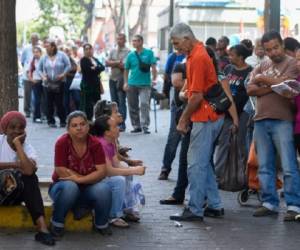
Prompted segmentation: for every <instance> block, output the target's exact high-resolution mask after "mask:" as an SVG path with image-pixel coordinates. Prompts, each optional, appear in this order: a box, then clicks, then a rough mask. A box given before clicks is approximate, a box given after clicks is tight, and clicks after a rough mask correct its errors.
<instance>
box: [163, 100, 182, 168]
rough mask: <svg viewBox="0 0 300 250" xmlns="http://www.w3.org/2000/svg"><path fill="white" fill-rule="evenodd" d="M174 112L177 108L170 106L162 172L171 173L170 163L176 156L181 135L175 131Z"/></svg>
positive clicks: (173, 105)
mask: <svg viewBox="0 0 300 250" xmlns="http://www.w3.org/2000/svg"><path fill="white" fill-rule="evenodd" d="M176 110H177V107H176V105H175V104H171V107H170V112H171V117H170V128H169V134H168V139H167V144H166V146H165V151H164V156H163V166H162V168H161V170H162V171H167V172H171V170H172V163H173V160H174V159H175V156H176V151H177V147H178V145H179V142H180V140H181V134H180V133H179V132H178V131H177V129H176V119H175V118H176Z"/></svg>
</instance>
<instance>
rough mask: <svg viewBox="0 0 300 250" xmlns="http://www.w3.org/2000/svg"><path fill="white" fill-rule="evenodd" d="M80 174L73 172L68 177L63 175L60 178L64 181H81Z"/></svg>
mask: <svg viewBox="0 0 300 250" xmlns="http://www.w3.org/2000/svg"><path fill="white" fill-rule="evenodd" d="M80 179H81V178H80V176H78V175H76V174H72V175H69V176H67V177H61V178H59V180H62V181H74V182H75V183H78V184H79V183H80Z"/></svg>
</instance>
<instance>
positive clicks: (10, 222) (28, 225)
mask: <svg viewBox="0 0 300 250" xmlns="http://www.w3.org/2000/svg"><path fill="white" fill-rule="evenodd" d="M51 215H52V207H51V206H46V207H45V216H46V221H47V223H49V221H50V217H51ZM48 225H49V224H48ZM0 228H3V229H33V228H34V225H33V223H32V220H31V217H30V215H29V213H28V212H27V209H26V207H25V206H22V205H20V206H0ZM65 229H66V230H67V231H91V230H92V216H91V215H89V216H87V217H85V218H83V219H81V220H79V221H78V220H74V219H73V213H71V212H69V213H68V215H67V217H66V221H65Z"/></svg>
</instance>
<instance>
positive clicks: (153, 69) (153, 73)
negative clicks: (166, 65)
mask: <svg viewBox="0 0 300 250" xmlns="http://www.w3.org/2000/svg"><path fill="white" fill-rule="evenodd" d="M151 69H152V70H151V72H152V82H154V83H156V78H157V69H156V64H152V65H151Z"/></svg>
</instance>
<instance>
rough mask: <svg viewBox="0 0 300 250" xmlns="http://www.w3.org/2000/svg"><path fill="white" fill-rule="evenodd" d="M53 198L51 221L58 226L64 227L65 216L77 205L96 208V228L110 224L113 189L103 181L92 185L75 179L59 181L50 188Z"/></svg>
mask: <svg viewBox="0 0 300 250" xmlns="http://www.w3.org/2000/svg"><path fill="white" fill-rule="evenodd" d="M49 195H50V197H51V199H52V200H53V202H54V204H53V214H52V218H51V223H52V224H53V225H54V226H56V227H64V222H65V217H66V215H67V213H68V211H69V210H71V209H72V208H73V207H74V206H75V205H76V206H78V203H79V202H80V205H83V206H89V207H91V208H92V209H93V210H94V224H95V227H96V228H99V229H101V228H105V227H107V226H108V218H109V212H110V209H111V196H112V195H111V189H110V187H109V185H108V184H107V183H105V182H103V181H100V182H97V183H95V184H91V185H78V184H77V183H75V182H73V181H59V182H56V183H54V184H53V186H52V187H51V188H50V190H49Z"/></svg>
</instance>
